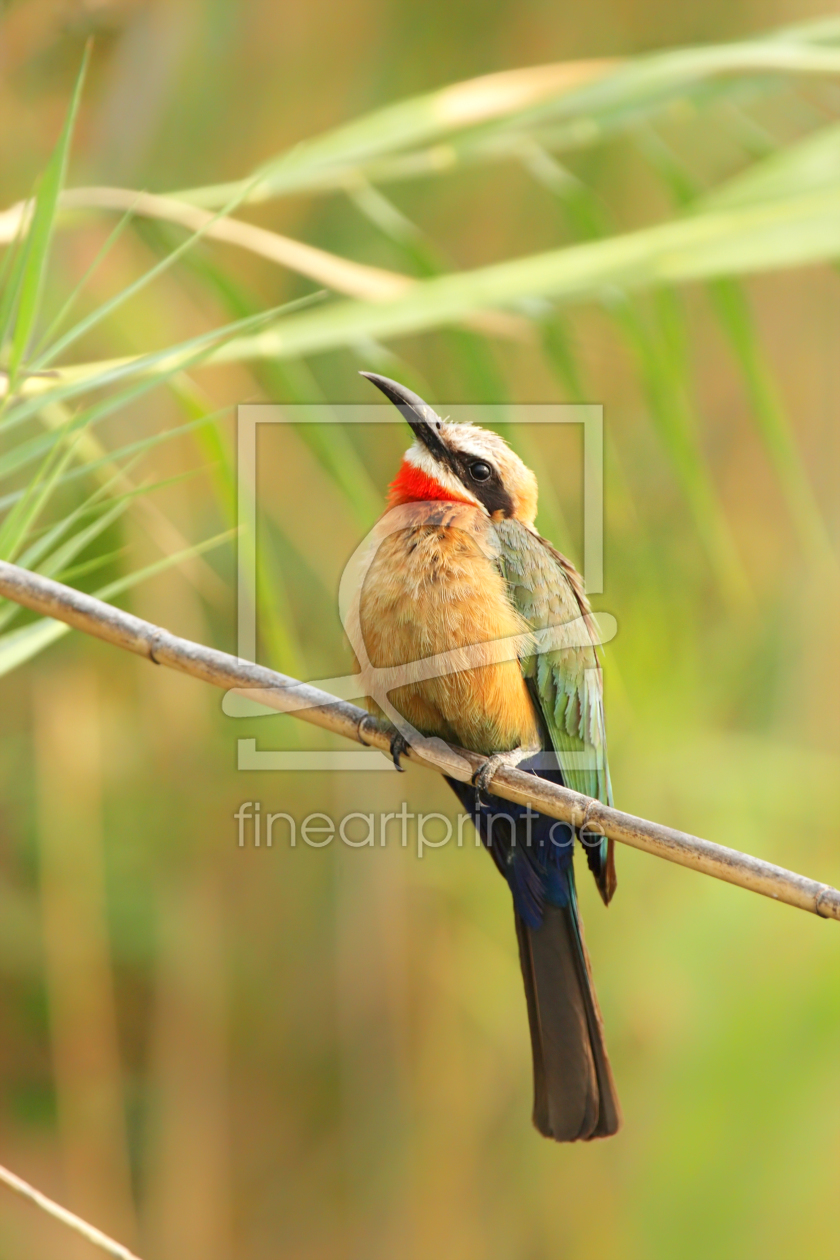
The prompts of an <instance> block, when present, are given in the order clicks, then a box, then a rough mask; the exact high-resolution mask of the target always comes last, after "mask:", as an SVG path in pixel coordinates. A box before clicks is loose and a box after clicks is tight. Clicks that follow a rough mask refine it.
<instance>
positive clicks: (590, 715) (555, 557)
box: [358, 372, 620, 1142]
mask: <svg viewBox="0 0 840 1260" xmlns="http://www.w3.org/2000/svg"><path fill="white" fill-rule="evenodd" d="M362 375H364V376H366V377H367V378H368V379H369V380H370V381H372V382H373V384H374V385H376V386H377V387H378V388H379V389H380V390H382V392H383V393H384V394H385V395H386V397H387V398H389V399H390V400H391V402H392V403H394V404H395V406H396V407H398V408H399V410H400V411H401V412H402V414H403V416H404V417H405V419H406V420H407V421H408V423H409V425H410V426H411V429H412V430H413V432H414V443H413V445H412V446H411V448H410V449H409V450H408V452H407V453H406V455H405V458H404V459H403V463H402V465H401V467H400V469H399V472H398V473H397V476H396V478H395V479H394V481H393V482H392V484H391V489H390V497H389V509H394V508H397V507H398V508H399V528H397V529H395V528H393V522H392V523H391V525H390V526H389V525H388V523H387V522H388V513H386V514H385V516H384V517H383V518H382V521H381V522H380V526H379V527H378V528H379V536H378V537H377V534H376V532H375V533H374V540H373V551H372V559H371V561H370V564H369V567H368V569H367V572H366V574H365V577H364V581H363V586H362V589H361V592H360V596H359V605H358V609H359V625H360V630H361V634H362V638H363V640H364V646H365V650H366V653H367V656H368V658H369V661H370V663H371V664H372V665H373V666H374V667H377V668H387V667H395V666H402V665H407V664H408V663H409V662H416V661H421V660H424V659H426V658H429V657H434V656H438V655H439V654H444V653H450V654H451V653H453V652H456V653H457V651H458V650H459V649H465V650H468V649H474V648H475V645H481V644H488V643H498V642H499V641H500V640H506V639H513V640H514V641H515V642H517V643H518V644H523V645H524V646H523V647H522V649H521V651H519V650H518V651H517V652H516V653H515V654H512V655H511V654H509V655H508V658H507V659H502V660H493V661H491V662H490V663H486V664H475V660H476V658H475V656H473V657H472V658H470V655H469V651H467V655H466V657H465V662H466V664H465V665H464V666H463V667H461V668H457V667H456V668H454V669H452V668H448V669H446V670H443V671H441V673H440V676H436V677H431V678H422V679H420V680H415V681H411V682H408V683H407V684H406V685H404V686H399V687H397V688H396V689H395V690H393V691H392V692H391V693H390V696H389V700H390V703H391V704H392V705H393V707H394V709H395V710H396V711H397V713H399V714H401V715H402V716H403V718H404V719H405V720H406V721H407V722H408V723H410V725H411V726H412V727H413V728H414V730H416V731H417V732H419V733H420V734H421V735H423V736H438V737H440V738H442V739H444V740H447V741H448V742H450V743H452V744H456V745H460V746H461V747H462V748H467V749H471V750H472V751H474V752H477V753H482V754H485V755H487V756H490V757H491V758H493V760H492V761H491V763H490V765H491V769H490V773H489V774H488V773H487V772H486V771H485V773H483V774H482V775H481V776H479V780H478V781H477V782H476V783H475V784H473V785H470V784H466V783H462V782H458V781H457V780H455V779H450V780H449V782H450V783H451V785H452V787H453V788H454V790H455V792H456V793H457V795H458V797H459V799H460V800H461V802H462V805H463V806H464V807H465V808H466V809H467V810H468V811H469V812H470V813H471V814H472V816H473V818H474V821H475V824H476V828H477V831H478V834H479V836H480V837H481V840H482V841H483V843H484V845H485V846H486V847H487V848H488V850H489V852H490V854H491V855H492V857H493V860H494V861H495V863H496V866H497V867H498V869H499V871H500V872H501V874H502V875H503V876H504V877H505V879H506V880H507V883H508V885H509V887H510V891H511V893H512V895H513V907H514V918H515V922H516V934H517V939H518V943H519V958H520V962H521V966H522V978H523V980H524V982H525V998H526V1002H527V1007H528V1020H529V1024H530V1030H531V1044H532V1050H533V1064H534V1113H533V1118H534V1124H535V1125H536V1127H537V1128H538V1129H539V1131H540V1133H543V1134H545V1136H546V1137H551V1138H554V1139H555V1140H556V1141H558V1142H574V1141H578V1140H585V1139H589V1138H596V1137H607V1136H609V1135H610V1134H612V1133H615V1132H616V1131H617V1130H618V1128H619V1125H620V1112H619V1106H618V1099H617V1097H616V1092H615V1086H614V1084H613V1079H612V1072H611V1070H610V1064H609V1059H608V1057H607V1051H606V1047H605V1044H604V1032H603V1025H602V1021H601V1014H600V1011H599V1009H598V1003H597V1000H596V997H595V991H594V988H593V984H592V977H591V972H590V966H589V958H588V955H587V951H586V946H585V944H584V939H583V930H582V926H581V922H580V917H579V914H578V909H577V899H576V895H575V881H574V869H573V850H574V847H575V840H576V837H575V835H574V833H573V832H572V830H571V828H570V827H568V826H567V824H565V823H558V822H557V821H556V820H555V819H552V818H549V817H546V816H544V815H540V814H536V813H535V812H534V811H532V810H529V809H527V808H526V807H520V806H517V805H514V804H512V803H511V802H509V801H505V800H503V799H502V798H500V797H497V796H494V795H492V793H491V792H490V791H489V790H488V786H487V785H488V782H489V778H490V777H492V768H498V765H499V762H500V761H505V762H508V763H512V764H518V765H519V768H520V769H522V770H529V771H531V772H532V773H535V774H538V775H540V776H541V777H543V778H546V779H549V780H551V781H553V782H555V783H560V784H565V785H566V786H568V787H570V788H572V789H574V790H575V791H578V792H583V793H585V794H586V795H587V796H591V797H596V798H597V799H598V800H601V801H605V802H611V793H610V780H609V771H608V768H607V755H606V742H605V733H604V708H603V688H602V677H601V670H600V666H599V662H598V658H597V653H596V646H595V645H596V628H595V625H594V622H593V621H592V620H591V615H590V610H589V606H588V603H587V601H586V597H585V594H584V590H583V583H582V581H581V578H580V577H579V575H578V573H577V572H576V571H575V569H574V567H573V565H572V564H571V563H570V562H569V561H568V560H567V559H565V557H564V556H562V555H560V553H559V552H558V551H556V550H555V549H554V547H552V546H551V544H550V543H548V542H546V540H545V539H544V538H541V537H540V535H539V534H538V533H537V531H536V529H535V527H534V519H535V516H536V511H537V482H536V478H535V476H534V474H533V473H532V472H531V471H530V469H528V468H526V467H525V465H524V464H523V463H522V461H521V460H520V459H519V457H518V456H517V455H516V454H515V453H514V452H513V451H512V450H511V449H510V447H509V446H508V444H507V443H506V442H505V441H504V440H503V439H502V438H501V437H499V436H498V435H497V434H495V433H492V432H489V431H487V430H484V429H481V428H478V427H477V426H475V425H470V424H451V423H448V422H445V421H443V420H441V419H440V417H439V416H437V415H436V413H435V412H434V411H433V410H432V408H431V407H429V406H428V405H427V404H426V403H424V402H423V400H422V399H421V398H419V397H418V396H417V395H416V394H414V393H412V392H411V390H408V389H406V388H405V387H404V386H402V385H400V384H398V383H397V382H395V381H391V380H389V379H388V378H387V377H384V376H377V375H375V374H373V373H371V372H364V373H362ZM567 623H575V624H577V625H583V626H584V627H585V632H584V635H583V638H580V637H578V639H577V641H576V642H574V643H573V644H572V645H571V646H569V645H561V646H560V647H554V648H552V649H551V650H541V649H537V648H536V647H535V646H534V638H535V636H536V638H537V639H539V633H538V632H540V631H545V630H546V629H547V628H549V627H558V626H561V627H562V626H563V625H565V624H567ZM447 659H448V660H450V661H451V660H452V657H451V656H450V657H449V658H447ZM470 661H471V662H472V663H470ZM403 747H404V745H403ZM394 751H395V759H396V761H397V764H398V765H399V745H398V744H397V745H395V748H394ZM579 839H583V840H584V844H583V848H584V850H585V852H586V857H587V860H588V864H589V867H590V869H591V870H592V873H593V874H594V876H595V880H596V882H597V885H598V889H599V891H600V893H601V896H602V898H603V900H604V902H605V903H608V902H609V900H610V898H611V897H612V894H613V892H614V890H615V867H614V862H613V852H612V842H611V841H608V840H607V839H606V838H605V837H602V836H592V835H588V836H586V837H579Z"/></svg>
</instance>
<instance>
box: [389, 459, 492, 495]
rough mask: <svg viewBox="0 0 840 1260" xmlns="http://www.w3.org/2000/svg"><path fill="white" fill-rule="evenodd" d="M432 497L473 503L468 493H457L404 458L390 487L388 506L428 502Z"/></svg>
mask: <svg viewBox="0 0 840 1260" xmlns="http://www.w3.org/2000/svg"><path fill="white" fill-rule="evenodd" d="M430 499H444V500H449V502H451V503H472V499H469V498H467V496H466V495H460V494H456V493H455V492H454V491H452V490H448V489H447V488H446V486H442V485H441V484H440V482H439V481H435V479H434V477H430V476H429V474H428V473H424V472H423V470H422V469H421V468H416V467H415V465H414V464H410V463H409V462H408V460H407V459H404V460H403V462H402V464H401V465H400V471H399V472H398V473H397V475H396V477H395V478H394V480H393V481H392V482H391V484H390V486H389V487H388V507H398V506H399V505H400V504H401V503H426V502H428V501H429V500H430Z"/></svg>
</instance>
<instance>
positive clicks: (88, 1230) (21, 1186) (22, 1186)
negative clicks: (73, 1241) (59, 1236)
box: [0, 1165, 138, 1260]
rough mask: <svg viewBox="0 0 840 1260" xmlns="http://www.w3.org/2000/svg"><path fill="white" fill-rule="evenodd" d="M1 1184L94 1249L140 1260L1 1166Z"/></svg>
mask: <svg viewBox="0 0 840 1260" xmlns="http://www.w3.org/2000/svg"><path fill="white" fill-rule="evenodd" d="M0 1182H1V1183H2V1184H3V1185H4V1186H8V1187H9V1189H10V1190H14V1192H15V1194H19V1195H20V1196H21V1198H23V1199H28V1200H29V1201H30V1203H34V1204H35V1206H36V1207H39V1208H40V1209H41V1211H42V1212H46V1213H47V1215H48V1216H53V1217H55V1219H56V1220H57V1221H61V1223H62V1225H67V1226H69V1228H70V1229H73V1230H75V1231H76V1233H77V1234H81V1235H82V1237H83V1238H86V1239H87V1240H88V1242H90V1243H93V1245H94V1247H99V1248H100V1250H102V1251H105V1252H107V1253H108V1255H109V1256H114V1257H115V1258H116V1260H138V1258H137V1256H135V1254H134V1252H133V1251H129V1249H128V1247H124V1246H123V1245H122V1243H118V1242H116V1241H115V1240H114V1239H113V1238H109V1237H108V1235H107V1234H103V1233H102V1230H101V1229H97V1228H96V1226H95V1225H88V1223H87V1221H83V1220H82V1218H81V1217H80V1216H77V1215H76V1213H75V1212H68V1210H67V1208H63V1207H62V1206H61V1204H59V1203H55V1202H54V1201H53V1200H52V1199H48V1198H47V1196H46V1195H45V1194H42V1193H41V1191H40V1190H36V1189H35V1187H34V1186H30V1184H29V1182H28V1181H24V1180H23V1178H22V1177H18V1176H16V1175H15V1174H14V1173H13V1172H9V1170H8V1168H3V1167H2V1165H0Z"/></svg>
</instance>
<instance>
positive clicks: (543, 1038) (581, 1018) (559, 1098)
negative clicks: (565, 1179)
mask: <svg viewBox="0 0 840 1260" xmlns="http://www.w3.org/2000/svg"><path fill="white" fill-rule="evenodd" d="M514 913H515V912H514ZM515 918H516V935H517V938H518V940H519V960H520V963H521V965H522V979H523V980H524V982H525V998H526V1001H527V1003H528V1021H529V1023H530V1025H531V1049H532V1052H533V1056H534V1124H535V1125H536V1127H537V1128H538V1129H539V1131H540V1133H542V1134H544V1135H545V1136H546V1137H550V1138H554V1140H555V1141H556V1142H577V1141H587V1140H588V1139H590V1138H598V1137H609V1136H610V1135H611V1134H613V1133H617V1132H618V1129H619V1128H620V1126H621V1112H620V1109H619V1105H618V1098H617V1096H616V1091H615V1085H614V1084H613V1078H612V1071H611V1070H610V1062H609V1059H608V1058H607V1050H606V1046H605V1044H604V1029H603V1025H602V1023H601V1012H600V1011H599V1010H598V1002H597V1000H596V997H595V990H594V988H593V986H592V977H591V973H590V969H589V957H588V955H587V952H586V945H585V944H584V940H583V933H582V930H581V924H580V920H579V918H578V915H577V910H576V907H575V903H574V896H572V899H571V901H570V904H569V905H567V906H563V907H559V906H552V905H546V906H545V909H544V917H543V922H542V924H541V925H540V927H538V928H531V927H528V926H527V924H526V923H525V922H524V921H523V920H522V919H521V918H520V916H519V915H518V914H516V913H515Z"/></svg>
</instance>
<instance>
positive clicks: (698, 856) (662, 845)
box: [0, 561, 840, 919]
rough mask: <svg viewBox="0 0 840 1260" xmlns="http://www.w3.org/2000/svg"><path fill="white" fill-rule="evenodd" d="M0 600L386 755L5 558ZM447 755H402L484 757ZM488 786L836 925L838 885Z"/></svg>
mask: <svg viewBox="0 0 840 1260" xmlns="http://www.w3.org/2000/svg"><path fill="white" fill-rule="evenodd" d="M0 595H3V596H5V597H6V598H8V599H11V600H13V601H14V602H15V603H18V604H21V605H22V606H23V607H24V608H29V609H31V610H32V611H33V612H36V613H40V614H42V615H43V616H47V617H53V618H55V619H56V620H58V621H63V622H66V623H67V624H68V625H70V626H73V627H74V628H75V629H76V630H83V631H84V632H85V633H86V634H90V635H93V636H94V637H95V638H97V639H104V640H105V642H106V643H112V644H113V645H114V646H115V647H120V648H123V649H124V650H125V651H127V652H134V653H135V654H136V655H137V656H144V657H146V659H147V660H151V661H153V662H154V663H155V664H157V665H167V666H168V667H169V668H170V669H175V670H178V671H179V672H180V673H182V674H189V675H190V676H191V677H192V678H198V679H200V680H201V681H202V682H207V683H211V684H212V685H213V686H215V687H222V688H224V689H225V690H232V691H235V692H243V693H245V694H249V695H250V696H251V697H253V695H254V693H255V691H258V692H259V699H260V702H261V703H262V704H264V705H267V706H268V707H269V708H272V709H275V710H276V711H277V712H278V713H293V714H294V715H295V716H296V717H299V718H302V719H303V721H305V722H310V723H312V724H313V725H315V726H320V727H322V728H324V729H325V730H329V731H333V732H334V733H335V734H337V735H343V736H344V737H345V738H347V739H352V740H355V741H356V743H358V744H365V745H368V746H370V747H373V748H378V749H380V750H381V751H382V752H388V751H389V750H390V744H391V739H392V737H393V735H394V734H395V731H394V728H393V727H392V726H391V725H390V724H389V723H387V722H381V721H378V720H376V719H374V718H372V717H371V716H370V714H369V713H366V712H365V711H364V709H360V708H358V707H357V706H356V705H354V704H350V703H348V702H347V701H346V700H338V699H336V697H335V696H331V695H329V694H328V693H327V692H325V691H320V690H319V689H318V688H317V687H312V686H310V685H309V684H308V683H303V682H299V681H298V680H297V679H295V678H289V677H287V676H286V675H285V674H278V673H276V672H275V671H274V670H271V669H266V668H265V666H263V665H255V664H253V663H252V662H250V661H243V660H240V659H239V658H238V657H235V656H231V655H229V654H228V653H227V652H219V651H217V650H216V649H215V648H209V647H205V646H204V645H203V644H201V643H193V642H191V641H190V640H189V639H181V638H179V637H178V636H177V635H174V634H170V633H169V631H168V630H164V629H162V628H161V627H160V626H155V625H152V624H151V622H148V621H143V620H141V618H139V617H134V616H132V614H131V613H127V612H123V611H122V609H119V608H115V607H114V606H113V605H112V604H106V603H103V602H102V601H101V600H98V599H95V598H94V597H93V596H92V595H85V594H83V593H82V592H81V591H76V590H73V589H72V587H69V586H63V585H62V584H61V583H60V582H54V581H52V580H51V579H50V578H45V577H42V576H41V575H40V574H38V573H30V572H29V571H28V570H27V569H21V568H20V567H19V566H17V565H14V564H8V563H7V562H6V561H0ZM436 742H438V741H436ZM444 747H446V746H444ZM447 753H448V755H444V756H441V755H440V754H439V753H438V752H436V751H434V750H433V749H427V748H424V749H423V750H422V751H421V749H419V748H416V747H412V748H410V749H409V751H408V754H407V756H408V757H409V758H410V759H411V760H412V761H416V762H418V763H419V764H421V765H425V766H428V767H431V768H432V769H434V770H437V771H438V772H439V773H443V772H445V773H447V774H450V775H453V776H454V777H456V778H459V779H461V780H463V781H469V780H470V779H471V778H472V777H473V776H474V775H475V774H476V773H477V771H478V770H479V769H481V767H482V766H484V765H485V764H486V761H487V759H486V758H485V757H480V756H478V755H477V754H476V753H472V752H467V751H465V750H464V749H461V748H459V749H451V750H447ZM465 763H466V765H465ZM492 790H493V792H494V794H495V795H497V796H501V797H503V798H504V799H505V800H508V801H514V802H516V803H517V804H519V805H530V806H531V808H532V809H535V810H537V811H539V812H540V813H542V814H547V815H549V816H550V817H551V818H558V819H560V820H562V821H563V822H567V823H571V825H572V826H573V827H575V828H576V829H580V828H582V827H585V828H586V829H587V830H588V831H589V832H590V833H591V834H594V833H598V834H604V835H607V836H609V837H611V838H612V839H613V840H618V841H620V842H621V843H622V844H629V845H631V846H632V847H633V848H635V849H644V851H645V852H646V853H653V854H655V855H656V856H657V857H662V858H666V859H667V860H668V861H669V862H676V863H678V865H680V866H687V867H690V868H691V869H692V870H695V871H701V872H702V873H703V874H705V875H713V876H714V877H715V878H716V879H722V880H725V881H726V882H727V883H730V884H737V885H739V887H741V888H748V889H750V890H751V891H752V892H758V893H761V894H763V896H765V897H772V898H773V899H774V900H776V901H784V902H786V903H787V904H788V905H791V906H798V907H799V909H800V910H808V911H810V912H811V913H812V914H817V915H819V916H821V917H822V918H825V919H840V891H839V890H838V889H836V888H832V887H831V886H830V885H828V884H821V883H819V882H818V881H817V880H813V879H807V878H806V877H805V876H804V875H797V874H795V873H794V872H793V871H788V870H785V869H784V868H783V867H781V866H775V865H774V864H773V863H772V862H764V861H762V859H760V858H756V857H751V856H750V855H749V854H746V853H739V852H738V850H737V849H728V848H726V847H724V846H723V845H720V844H714V843H712V841H710V840H702V839H700V837H699V836H692V835H688V834H687V833H686V832H683V831H675V830H674V829H673V828H671V827H664V826H662V825H661V824H660V823H654V822H648V821H647V820H646V819H644V818H636V817H635V816H634V815H633V814H625V813H623V812H622V811H621V810H618V809H613V808H611V807H610V806H608V805H604V804H602V803H601V802H600V801H596V800H593V799H592V798H590V797H588V796H584V795H582V794H581V793H580V792H572V791H571V790H570V789H568V788H563V787H557V786H556V785H555V784H553V783H548V782H546V781H545V780H544V779H539V778H536V777H535V776H534V775H531V774H526V773H525V772H524V771H521V770H516V769H513V768H511V767H507V766H500V767H499V768H498V769H497V770H496V771H495V773H494V774H493V775H492Z"/></svg>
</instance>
